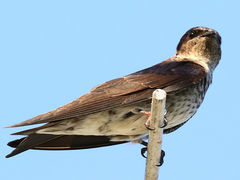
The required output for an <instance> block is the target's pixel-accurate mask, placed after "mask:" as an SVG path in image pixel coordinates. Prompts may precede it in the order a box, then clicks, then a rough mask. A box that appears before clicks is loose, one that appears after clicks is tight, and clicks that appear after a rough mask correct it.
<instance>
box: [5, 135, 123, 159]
mask: <svg viewBox="0 0 240 180" xmlns="http://www.w3.org/2000/svg"><path fill="white" fill-rule="evenodd" d="M121 143H126V141H119V142H115V141H114V142H113V141H110V137H107V136H78V135H48V134H31V135H29V136H27V137H25V138H21V139H17V140H14V141H11V142H9V143H8V145H9V146H10V147H14V148H16V149H15V150H13V151H12V152H11V153H10V154H8V155H7V156H6V158H9V157H12V156H15V155H17V154H19V153H21V152H24V151H26V150H28V149H42V150H70V149H88V148H96V147H103V146H111V145H116V144H121Z"/></svg>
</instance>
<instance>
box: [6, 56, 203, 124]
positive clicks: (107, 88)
mask: <svg viewBox="0 0 240 180" xmlns="http://www.w3.org/2000/svg"><path fill="white" fill-rule="evenodd" d="M205 77H206V72H205V70H204V68H203V67H202V66H200V65H198V64H195V63H193V62H191V61H188V60H183V61H173V60H172V59H169V60H167V61H164V62H162V63H160V64H157V65H155V66H152V67H150V68H147V69H144V70H141V71H138V72H136V73H133V74H130V75H127V76H124V77H122V78H118V79H114V80H111V81H108V82H105V83H103V84H101V85H99V86H97V87H95V88H94V89H92V90H91V91H90V93H88V94H85V95H83V96H81V97H80V98H78V99H76V100H74V101H73V102H71V103H69V104H67V105H64V106H62V107H60V108H58V109H56V110H53V111H50V112H48V113H45V114H42V115H39V116H36V117H34V118H32V119H29V120H27V121H24V122H21V123H19V124H15V125H13V126H9V127H17V126H24V125H31V124H38V123H46V122H53V121H59V120H64V119H69V118H74V117H84V116H86V115H89V114H92V113H97V112H101V111H105V110H110V109H113V108H116V107H119V106H127V105H130V104H134V103H137V102H140V101H145V100H147V99H149V98H151V94H152V92H153V91H154V90H155V89H157V88H160V89H164V90H165V91H166V92H167V93H171V92H175V91H180V90H182V89H183V88H186V87H188V86H191V85H193V84H196V83H198V82H200V81H201V80H203V79H204V78H205Z"/></svg>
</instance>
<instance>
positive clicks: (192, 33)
mask: <svg viewBox="0 0 240 180" xmlns="http://www.w3.org/2000/svg"><path fill="white" fill-rule="evenodd" d="M196 34H197V33H196V31H192V32H190V34H189V37H190V38H191V39H192V38H194V37H196Z"/></svg>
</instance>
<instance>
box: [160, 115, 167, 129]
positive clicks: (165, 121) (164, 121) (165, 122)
mask: <svg viewBox="0 0 240 180" xmlns="http://www.w3.org/2000/svg"><path fill="white" fill-rule="evenodd" d="M167 125H168V120H167V119H166V117H164V118H163V125H162V126H161V127H160V128H165V127H166V126H167Z"/></svg>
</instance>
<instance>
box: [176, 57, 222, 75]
mask: <svg viewBox="0 0 240 180" xmlns="http://www.w3.org/2000/svg"><path fill="white" fill-rule="evenodd" d="M174 57H175V58H174V59H175V60H176V61H184V60H188V61H192V62H194V63H196V64H199V65H200V66H202V67H203V68H204V69H205V71H206V72H208V73H211V74H212V72H213V71H214V69H215V68H216V66H217V64H218V60H217V59H215V58H214V57H210V58H206V57H202V56H195V55H189V54H188V55H186V56H185V55H180V54H176V55H175V56H174Z"/></svg>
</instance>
